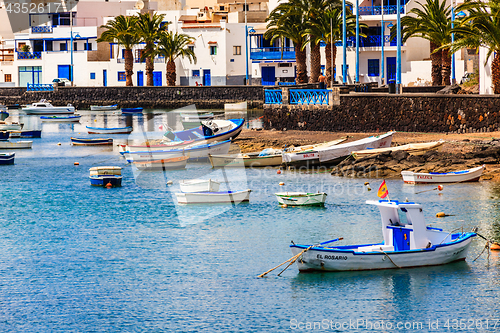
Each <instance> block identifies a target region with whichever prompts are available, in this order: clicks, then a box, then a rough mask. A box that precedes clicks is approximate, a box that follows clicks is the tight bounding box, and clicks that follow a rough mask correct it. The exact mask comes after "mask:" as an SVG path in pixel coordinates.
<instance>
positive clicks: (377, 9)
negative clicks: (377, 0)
mask: <svg viewBox="0 0 500 333" xmlns="http://www.w3.org/2000/svg"><path fill="white" fill-rule="evenodd" d="M400 10H401V14H404V13H405V6H404V5H401V9H400ZM397 12H398V6H397V5H392V6H384V15H391V14H397ZM359 15H382V6H363V7H359Z"/></svg>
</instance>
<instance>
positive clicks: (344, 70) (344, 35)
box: [342, 0, 347, 85]
mask: <svg viewBox="0 0 500 333" xmlns="http://www.w3.org/2000/svg"><path fill="white" fill-rule="evenodd" d="M345 15H346V13H345V0H342V53H343V54H342V57H343V59H342V83H343V84H344V85H345V84H346V83H347V78H346V76H347V54H346V51H347V32H346V30H347V29H346V20H345Z"/></svg>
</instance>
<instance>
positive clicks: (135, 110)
mask: <svg viewBox="0 0 500 333" xmlns="http://www.w3.org/2000/svg"><path fill="white" fill-rule="evenodd" d="M142 110H143V109H142V108H122V113H131V114H134V113H141V112H142Z"/></svg>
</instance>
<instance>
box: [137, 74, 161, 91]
mask: <svg viewBox="0 0 500 333" xmlns="http://www.w3.org/2000/svg"><path fill="white" fill-rule="evenodd" d="M153 85H154V86H155V87H161V86H162V83H161V72H153ZM141 86H142V84H141Z"/></svg>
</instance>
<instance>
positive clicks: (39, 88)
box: [27, 83, 54, 91]
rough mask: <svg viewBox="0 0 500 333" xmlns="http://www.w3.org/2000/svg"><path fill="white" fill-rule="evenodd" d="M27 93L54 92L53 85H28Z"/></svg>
mask: <svg viewBox="0 0 500 333" xmlns="http://www.w3.org/2000/svg"><path fill="white" fill-rule="evenodd" d="M27 91H54V85H53V84H40V83H28V86H27Z"/></svg>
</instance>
